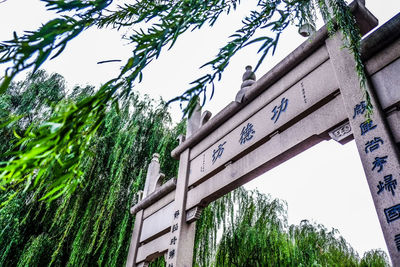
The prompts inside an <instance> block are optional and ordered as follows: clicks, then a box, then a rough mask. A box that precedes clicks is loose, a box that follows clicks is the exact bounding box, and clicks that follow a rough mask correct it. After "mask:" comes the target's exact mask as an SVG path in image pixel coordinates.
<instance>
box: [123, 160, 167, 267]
mask: <svg viewBox="0 0 400 267" xmlns="http://www.w3.org/2000/svg"><path fill="white" fill-rule="evenodd" d="M159 157H160V155H159V154H157V153H155V154H153V158H152V159H151V162H150V164H149V166H148V168H147V175H146V181H145V185H144V192H143V198H145V197H147V196H148V195H150V194H151V193H153V192H154V190H155V189H156V186H157V183H158V182H159V179H160V178H162V177H164V174H162V173H161V172H160V162H159V160H158V158H159ZM140 200H141V199H139V200H138V202H140ZM142 224H143V210H140V211H138V212H137V213H136V217H135V225H134V226H133V231H132V236H131V243H130V245H129V252H128V259H127V260H126V267H135V266H137V265H136V255H137V251H138V247H139V240H140V234H141V233H142ZM142 264H147V263H140V264H139V265H138V266H137V267H139V266H147V265H142Z"/></svg>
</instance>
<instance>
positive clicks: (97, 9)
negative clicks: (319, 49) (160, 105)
mask: <svg viewBox="0 0 400 267" xmlns="http://www.w3.org/2000/svg"><path fill="white" fill-rule="evenodd" d="M44 2H46V4H47V6H48V8H49V9H50V10H55V11H57V12H58V13H59V14H60V17H58V18H56V19H53V20H51V21H49V22H48V23H46V24H44V25H43V26H42V27H41V28H39V29H38V30H37V31H33V32H27V33H26V34H24V35H22V36H18V35H17V34H14V39H13V40H9V41H7V42H3V43H1V44H0V63H11V64H12V67H10V68H8V69H7V71H6V73H5V75H4V77H3V78H2V80H1V85H0V93H4V92H5V91H6V90H7V88H8V87H9V85H10V83H11V81H12V79H13V78H14V77H15V75H16V74H17V73H19V72H21V71H23V70H25V69H28V68H33V71H34V72H35V71H36V70H37V69H38V68H39V67H40V66H41V65H42V64H43V62H45V61H46V60H48V59H49V58H50V57H51V58H54V57H57V56H58V55H59V54H60V53H62V51H63V50H64V48H65V47H66V46H67V44H68V43H69V42H70V41H71V40H72V39H73V38H74V37H76V36H78V35H80V34H81V33H82V32H84V31H85V30H86V29H88V28H89V27H93V26H97V27H113V28H117V29H120V28H121V27H127V28H128V31H129V30H130V31H131V34H130V35H127V36H128V40H129V41H130V43H131V44H132V46H133V56H132V57H130V58H129V59H128V60H126V63H125V65H124V66H123V67H122V69H121V72H120V73H119V75H118V76H117V77H116V78H115V79H112V80H110V81H108V82H107V83H106V84H104V85H103V86H102V87H101V88H100V89H99V91H98V92H97V93H96V94H95V95H94V96H90V97H87V98H86V99H82V100H81V101H80V102H78V103H77V104H70V105H67V106H63V107H62V108H58V109H56V110H57V112H56V113H55V115H54V116H53V117H51V118H50V119H49V120H48V122H46V123H43V124H41V125H39V126H38V127H32V128H29V129H27V130H26V131H25V132H24V133H22V134H21V135H19V138H20V141H19V142H18V146H16V147H15V150H14V152H13V153H12V154H11V155H12V157H11V158H10V159H9V160H8V161H7V162H2V163H1V164H0V187H1V188H3V189H5V188H13V187H15V186H17V185H18V184H21V183H24V184H25V190H28V189H30V188H35V186H37V185H38V184H39V183H40V181H42V180H43V181H48V183H49V185H50V186H49V187H48V191H47V192H46V194H45V196H44V199H53V198H54V197H57V196H60V195H62V194H64V193H67V192H69V191H73V190H74V189H75V188H76V187H77V186H78V185H79V184H80V182H81V181H80V178H79V177H80V176H81V173H80V166H81V165H82V155H83V154H84V153H85V151H88V150H89V147H88V144H89V143H90V140H91V138H93V136H94V135H95V133H96V130H97V129H98V128H99V126H100V125H101V124H102V123H103V121H104V114H105V111H106V110H107V109H108V108H110V107H111V106H113V107H115V108H116V109H118V107H119V104H118V103H119V102H120V101H121V100H123V99H124V98H125V97H127V96H128V95H129V94H130V92H131V90H132V86H133V84H134V83H135V82H140V81H141V80H142V71H143V70H144V69H145V67H146V66H147V65H148V64H149V63H150V62H151V61H153V60H155V59H157V58H158V57H159V55H160V54H161V53H162V50H163V48H164V47H165V46H169V48H171V47H173V45H174V44H175V42H176V40H177V39H178V38H179V37H180V36H181V35H182V34H183V33H185V32H187V31H188V30H196V29H200V28H201V27H202V26H203V25H205V24H208V25H209V26H213V25H214V23H215V22H216V21H217V20H218V19H219V18H220V15H221V14H223V13H228V14H229V13H230V12H232V11H234V10H235V9H236V7H237V5H238V4H239V3H240V2H239V1H235V0H230V1H226V0H213V1H201V0H191V1H149V0H145V1H136V2H135V3H134V4H125V5H123V6H119V7H117V9H116V10H115V11H110V10H108V9H107V8H109V7H110V4H111V2H112V1H110V0H96V1H83V2H82V1H66V0H45V1H44ZM331 2H332V3H331V4H332V7H333V10H334V12H333V15H331V14H330V13H329V12H324V10H325V9H326V6H325V4H324V3H323V1H318V5H317V3H316V2H315V1H314V0H291V1H288V0H287V1H281V0H270V1H267V0H259V1H257V3H256V6H255V9H254V10H253V11H252V12H251V13H250V15H249V16H247V17H246V18H245V19H244V20H243V26H242V27H241V28H240V29H238V30H237V31H236V32H235V33H234V34H233V35H232V36H231V37H230V40H229V42H228V43H227V44H226V45H225V46H224V47H222V48H221V49H220V51H219V53H218V54H217V56H216V57H215V58H214V59H213V60H211V61H208V62H207V63H206V64H204V65H203V66H202V67H204V68H206V67H207V68H210V69H211V70H210V71H209V73H208V74H206V75H204V76H202V77H200V78H198V79H196V80H195V81H193V82H192V85H193V86H192V87H190V88H189V89H187V90H186V91H185V92H184V93H183V94H182V95H181V96H178V97H176V98H175V99H172V100H171V101H170V102H172V101H180V102H181V104H184V105H185V106H184V108H183V110H184V113H185V114H186V113H189V114H190V113H191V112H192V111H193V110H194V108H195V106H196V103H197V100H198V99H199V98H200V97H203V100H204V101H205V100H206V99H207V97H208V95H207V94H208V93H207V92H209V91H210V90H211V94H210V98H211V97H212V95H213V92H214V83H215V82H216V81H218V80H220V79H221V77H222V73H223V71H224V70H225V69H226V67H227V66H228V64H229V62H230V60H231V58H232V57H233V56H234V55H235V54H236V53H237V51H239V50H240V49H243V48H244V47H246V46H248V45H251V44H254V43H261V47H260V49H259V53H260V58H259V61H258V64H257V66H256V68H258V67H259V66H260V64H261V63H262V61H263V60H264V58H265V57H266V56H267V54H268V53H269V52H271V53H272V54H273V53H274V51H275V49H276V47H277V45H278V42H279V37H280V35H281V33H282V32H283V31H284V30H285V29H286V28H287V26H288V25H289V24H290V23H294V24H296V25H302V24H303V23H305V22H311V23H314V22H315V19H316V18H315V13H316V8H317V6H318V7H319V9H321V10H322V11H323V14H324V15H325V16H327V17H328V19H329V21H333V19H334V20H335V21H336V23H337V25H338V28H339V29H340V30H342V32H343V34H344V36H345V38H346V40H348V47H349V48H350V50H351V51H352V53H353V55H354V57H355V60H356V64H357V65H356V66H357V73H358V74H359V77H360V82H361V84H362V85H363V88H365V74H364V72H363V66H362V61H361V58H360V54H359V47H360V36H359V32H358V31H357V26H356V25H355V20H354V18H353V17H352V14H351V13H350V11H349V9H348V7H347V6H346V4H345V2H344V1H343V0H337V1H331ZM71 13H73V14H74V15H70V14H71ZM260 29H264V30H265V29H269V30H270V32H271V33H272V36H264V37H260V38H255V39H252V38H253V36H254V34H255V33H256V31H257V30H260ZM365 96H366V99H367V102H368V101H369V94H368V92H367V91H365ZM368 103H370V101H369V102H368ZM368 110H369V112H370V111H371V110H372V106H371V105H368ZM54 170H60V171H61V172H62V173H66V172H67V173H68V174H65V175H61V176H60V177H59V178H58V179H57V180H52V179H49V177H50V173H51V172H52V171H54Z"/></svg>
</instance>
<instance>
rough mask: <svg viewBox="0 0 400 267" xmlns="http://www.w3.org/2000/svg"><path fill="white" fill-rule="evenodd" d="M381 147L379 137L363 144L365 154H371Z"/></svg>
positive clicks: (381, 143)
mask: <svg viewBox="0 0 400 267" xmlns="http://www.w3.org/2000/svg"><path fill="white" fill-rule="evenodd" d="M380 145H383V140H382V138H380V137H375V138H374V139H372V140H370V141H368V142H367V143H365V153H368V152H372V151H374V150H376V149H378V148H379V147H380Z"/></svg>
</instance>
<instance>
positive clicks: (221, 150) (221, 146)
mask: <svg viewBox="0 0 400 267" xmlns="http://www.w3.org/2000/svg"><path fill="white" fill-rule="evenodd" d="M225 144H226V141H225V142H223V143H222V144H219V145H218V148H217V149H214V150H213V154H212V163H213V164H214V163H215V162H216V161H217V159H219V158H220V157H221V156H222V154H223V153H224V145H225Z"/></svg>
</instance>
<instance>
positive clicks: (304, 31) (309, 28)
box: [299, 23, 315, 37]
mask: <svg viewBox="0 0 400 267" xmlns="http://www.w3.org/2000/svg"><path fill="white" fill-rule="evenodd" d="M314 32H315V27H314V26H313V25H311V24H310V23H304V24H303V25H301V26H300V28H299V34H300V35H301V36H303V37H309V36H310V35H311V34H313V33H314Z"/></svg>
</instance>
